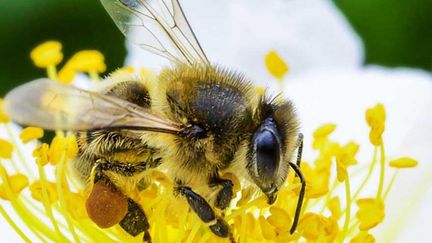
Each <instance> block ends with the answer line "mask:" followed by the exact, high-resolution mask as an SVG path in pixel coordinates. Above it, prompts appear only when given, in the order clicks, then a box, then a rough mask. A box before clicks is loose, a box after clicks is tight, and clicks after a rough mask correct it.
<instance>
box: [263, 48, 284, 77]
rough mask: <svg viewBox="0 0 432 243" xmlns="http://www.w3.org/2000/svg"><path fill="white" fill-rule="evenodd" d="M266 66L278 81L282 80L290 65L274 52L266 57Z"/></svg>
mask: <svg viewBox="0 0 432 243" xmlns="http://www.w3.org/2000/svg"><path fill="white" fill-rule="evenodd" d="M265 65H266V67H267V70H268V71H269V72H270V74H271V75H273V76H274V77H275V78H277V79H278V80H280V81H281V80H282V79H283V78H284V76H285V74H286V73H287V72H288V65H287V64H286V63H285V61H284V60H283V59H282V58H281V57H280V56H279V54H278V53H277V52H276V51H274V50H272V51H270V52H269V53H267V55H266V56H265Z"/></svg>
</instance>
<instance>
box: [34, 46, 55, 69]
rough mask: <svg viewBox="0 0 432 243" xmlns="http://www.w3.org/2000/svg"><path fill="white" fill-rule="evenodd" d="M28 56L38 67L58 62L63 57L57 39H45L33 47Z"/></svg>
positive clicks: (53, 64) (45, 66)
mask: <svg viewBox="0 0 432 243" xmlns="http://www.w3.org/2000/svg"><path fill="white" fill-rule="evenodd" d="M30 57H31V59H32V60H33V62H34V64H35V65H36V66H37V67H40V68H47V67H49V66H55V65H57V64H59V63H60V62H61V61H62V59H63V53H62V44H61V43H60V42H58V41H47V42H44V43H42V44H40V45H38V46H37V47H36V48H34V49H33V50H32V51H31V53H30Z"/></svg>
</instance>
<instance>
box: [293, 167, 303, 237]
mask: <svg viewBox="0 0 432 243" xmlns="http://www.w3.org/2000/svg"><path fill="white" fill-rule="evenodd" d="M289 164H290V166H291V168H293V170H294V171H295V173H296V174H297V176H298V177H299V178H300V182H301V184H302V185H301V189H300V194H299V197H298V201H297V207H296V211H295V216H294V220H293V223H292V225H291V229H290V234H293V233H294V231H295V230H296V228H297V224H298V221H299V218H300V212H301V207H302V204H303V200H304V194H305V189H306V180H305V178H304V175H303V173H302V172H301V170H300V168H299V167H298V166H297V165H296V164H294V163H292V162H289Z"/></svg>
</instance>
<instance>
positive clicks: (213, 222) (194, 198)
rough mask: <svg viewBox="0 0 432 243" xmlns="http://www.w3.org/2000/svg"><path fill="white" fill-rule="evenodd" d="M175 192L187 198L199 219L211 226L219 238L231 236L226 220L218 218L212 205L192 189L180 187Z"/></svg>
mask: <svg viewBox="0 0 432 243" xmlns="http://www.w3.org/2000/svg"><path fill="white" fill-rule="evenodd" d="M174 192H175V193H176V194H179V195H181V196H183V197H185V198H186V200H187V202H188V203H189V206H190V207H191V208H192V210H193V211H194V212H195V213H196V214H197V215H198V217H199V218H200V219H201V220H202V221H203V222H204V223H207V224H208V225H209V228H210V230H211V231H212V232H213V233H214V234H215V235H217V236H219V237H223V238H226V237H228V236H230V229H229V226H228V224H227V223H226V222H225V220H224V219H222V218H220V217H217V216H216V214H215V212H214V210H213V208H212V207H211V206H210V204H209V203H208V202H207V201H206V200H205V199H204V198H203V197H202V196H200V195H199V194H197V193H196V192H194V191H193V190H192V189H191V188H190V187H187V186H182V185H179V186H177V187H176V188H175V190H174Z"/></svg>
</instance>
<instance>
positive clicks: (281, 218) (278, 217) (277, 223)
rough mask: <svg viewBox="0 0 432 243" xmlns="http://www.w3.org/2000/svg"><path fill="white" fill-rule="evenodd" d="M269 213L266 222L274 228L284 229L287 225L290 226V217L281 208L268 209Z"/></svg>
mask: <svg viewBox="0 0 432 243" xmlns="http://www.w3.org/2000/svg"><path fill="white" fill-rule="evenodd" d="M270 213H271V215H270V216H269V217H268V218H267V221H268V222H269V223H270V224H271V225H273V226H274V227H276V228H281V229H284V228H286V227H287V225H291V220H292V219H291V216H290V215H289V214H288V213H287V212H286V211H285V210H284V209H283V208H280V207H277V206H273V207H271V208H270Z"/></svg>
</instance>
